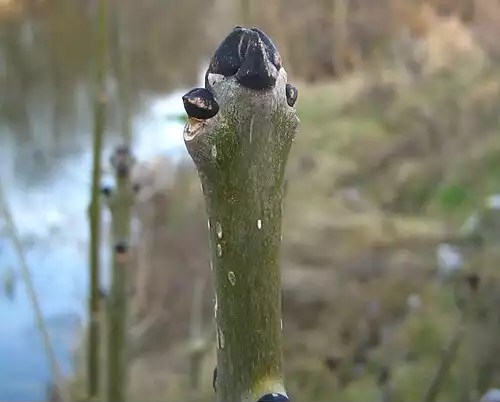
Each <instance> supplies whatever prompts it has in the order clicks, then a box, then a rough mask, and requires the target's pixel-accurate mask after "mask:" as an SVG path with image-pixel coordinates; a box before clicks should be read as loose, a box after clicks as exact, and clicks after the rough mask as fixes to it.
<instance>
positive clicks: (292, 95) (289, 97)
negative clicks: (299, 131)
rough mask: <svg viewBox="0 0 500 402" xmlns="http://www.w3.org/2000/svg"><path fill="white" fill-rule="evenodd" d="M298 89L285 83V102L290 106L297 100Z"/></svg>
mask: <svg viewBox="0 0 500 402" xmlns="http://www.w3.org/2000/svg"><path fill="white" fill-rule="evenodd" d="M298 97H299V91H298V90H297V88H295V87H294V86H293V85H292V84H286V103H288V106H290V107H292V106H293V105H295V102H297V98H298Z"/></svg>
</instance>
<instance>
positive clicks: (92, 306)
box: [87, 0, 108, 400]
mask: <svg viewBox="0 0 500 402" xmlns="http://www.w3.org/2000/svg"><path fill="white" fill-rule="evenodd" d="M95 39H96V44H95V46H96V58H97V72H96V83H95V86H96V93H95V96H94V135H93V147H92V151H93V160H92V184H91V186H92V187H91V200H90V206H89V226H90V241H89V263H90V291H89V293H90V294H89V320H90V323H89V329H88V330H89V334H88V349H87V353H88V356H87V357H88V361H87V394H88V398H89V400H92V399H95V398H97V397H98V395H99V379H100V372H99V367H100V362H99V351H100V342H99V340H100V336H101V335H100V332H101V331H100V296H99V288H100V271H101V270H100V247H101V199H100V186H101V164H102V161H101V159H102V147H103V142H104V134H105V130H106V109H107V108H106V104H107V93H106V76H107V70H108V2H107V0H99V17H98V22H97V33H96V38H95Z"/></svg>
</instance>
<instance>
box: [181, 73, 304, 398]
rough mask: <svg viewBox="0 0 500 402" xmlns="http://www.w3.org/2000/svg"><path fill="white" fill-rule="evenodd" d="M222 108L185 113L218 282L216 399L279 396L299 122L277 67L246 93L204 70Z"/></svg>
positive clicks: (186, 134) (187, 138) (232, 81)
mask: <svg viewBox="0 0 500 402" xmlns="http://www.w3.org/2000/svg"><path fill="white" fill-rule="evenodd" d="M208 79H209V81H210V82H211V86H212V88H213V92H214V95H215V98H216V100H217V102H218V104H219V106H220V111H219V113H218V114H217V115H216V116H215V117H213V118H211V119H208V120H205V121H199V120H196V119H189V121H188V123H187V125H186V127H185V131H184V140H185V144H186V147H187V149H188V152H189V154H190V155H191V157H192V159H193V161H194V162H195V164H196V167H197V170H198V174H199V177H200V179H201V183H202V189H203V193H204V197H205V204H206V210H207V213H208V225H209V230H210V243H211V265H212V268H213V271H214V279H215V280H214V283H215V293H216V301H215V315H216V317H215V318H216V320H215V321H216V334H217V349H218V351H217V400H218V401H219V402H229V401H230V402H241V401H256V400H257V399H259V398H260V397H261V396H262V395H264V394H267V393H272V392H278V393H285V389H284V384H283V374H282V334H281V325H282V324H281V322H282V321H281V272H280V245H281V223H282V202H283V193H284V170H285V166H286V162H287V159H288V154H289V151H290V148H291V145H292V142H293V139H294V136H295V133H296V131H297V129H298V125H299V121H298V118H297V116H296V114H295V109H294V108H293V107H290V106H288V104H287V100H286V91H285V85H286V79H287V77H286V72H285V70H284V69H283V68H282V69H281V70H280V72H279V76H278V80H277V82H276V85H275V86H274V88H272V89H270V90H265V91H257V90H251V89H247V88H244V87H242V86H241V85H239V84H238V83H237V81H236V79H235V78H234V77H231V78H225V79H222V78H221V76H218V75H213V74H209V77H208Z"/></svg>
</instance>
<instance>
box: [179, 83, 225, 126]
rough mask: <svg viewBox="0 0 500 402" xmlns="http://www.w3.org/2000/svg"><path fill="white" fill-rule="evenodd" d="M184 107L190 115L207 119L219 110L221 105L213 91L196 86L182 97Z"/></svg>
mask: <svg viewBox="0 0 500 402" xmlns="http://www.w3.org/2000/svg"><path fill="white" fill-rule="evenodd" d="M182 102H183V103H184V109H185V110H186V113H187V115H188V116H189V117H193V118H195V119H199V120H207V119H210V118H212V117H214V116H215V115H216V114H217V113H218V112H219V105H218V104H217V102H216V101H215V99H214V96H213V95H212V93H211V92H210V91H209V90H208V89H205V88H195V89H192V90H191V91H189V92H188V93H187V94H186V95H184V96H183V97H182Z"/></svg>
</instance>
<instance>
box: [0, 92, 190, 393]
mask: <svg viewBox="0 0 500 402" xmlns="http://www.w3.org/2000/svg"><path fill="white" fill-rule="evenodd" d="M184 92H185V91H179V92H176V93H173V94H171V95H169V96H167V97H165V98H161V99H155V100H153V101H151V102H150V103H149V106H148V107H147V108H146V111H145V112H144V113H141V115H140V116H137V117H136V118H135V119H134V121H133V127H134V135H135V140H134V147H133V149H134V153H135V155H136V157H137V158H138V160H139V161H141V160H147V159H149V158H152V157H154V156H157V155H164V154H169V155H172V156H173V157H182V156H186V155H187V153H186V151H185V148H184V143H183V140H182V128H183V123H182V122H180V121H179V120H178V118H175V117H173V116H179V115H180V114H181V113H183V106H182V100H181V96H182V94H183V93H184ZM79 137H80V139H82V138H83V140H82V144H83V145H82V146H81V149H80V151H78V152H72V153H68V154H63V155H62V156H60V157H58V158H55V159H50V158H49V159H48V160H47V158H45V160H44V161H43V163H41V162H40V161H39V162H37V160H36V155H37V152H38V151H39V149H40V147H41V145H40V144H42V145H43V143H44V138H42V139H41V140H40V141H38V144H31V145H30V144H26V145H23V146H22V147H20V146H19V144H16V141H15V139H14V137H13V134H10V133H6V132H4V133H1V135H0V171H1V180H2V183H3V186H4V191H5V193H6V195H7V198H8V199H7V202H8V204H9V206H10V209H11V211H12V214H13V217H14V220H15V223H16V227H17V229H18V232H19V234H20V238H21V241H22V243H23V246H24V250H25V255H26V259H27V261H28V264H29V268H30V270H31V273H32V277H33V281H34V286H35V289H36V293H37V296H38V301H39V303H40V306H41V309H42V311H43V315H44V318H45V321H46V324H47V327H48V330H49V332H50V336H51V341H52V343H53V345H54V347H55V349H56V354H57V357H58V358H59V361H60V364H61V367H62V368H63V370H64V372H65V373H70V370H71V360H72V355H71V353H72V350H73V348H74V345H75V342H76V335H77V334H78V331H79V329H80V328H81V327H82V325H84V324H85V320H86V312H85V309H86V304H87V302H86V297H87V287H88V272H87V266H88V265H87V247H88V246H87V245H88V223H87V216H86V211H87V206H88V202H89V187H88V184H89V180H90V167H91V152H90V145H91V135H90V132H87V133H79ZM35 142H36V141H35ZM110 152H111V148H109V147H108V149H105V152H104V155H103V162H105V163H106V162H107V158H108V157H109V154H110ZM23 155H24V156H23ZM26 155H28V156H26ZM22 158H25V159H24V162H25V163H23V161H22ZM19 159H21V161H20V160H19ZM34 176H37V177H36V178H34ZM2 224H3V223H2V221H1V219H0V231H1V230H2ZM3 234H4V233H3V232H2V233H0V235H1V236H0V274H3V273H4V272H9V270H12V272H13V273H14V275H15V279H16V280H15V281H14V284H15V288H14V297H13V299H12V300H10V299H9V298H7V297H6V296H5V295H4V294H3V292H0V322H1V324H0V328H1V329H0V401H7V400H8V401H40V400H46V399H45V398H46V390H47V388H46V387H47V383H48V382H49V381H50V379H51V373H50V369H49V363H48V360H47V358H46V355H45V352H44V348H43V342H42V338H41V336H40V333H39V331H38V330H37V327H36V325H35V317H34V314H33V309H32V306H31V304H30V301H29V299H28V297H27V293H26V290H25V287H24V284H23V283H22V281H21V278H20V275H19V273H20V270H19V268H18V265H19V263H18V259H17V256H16V254H15V253H14V250H13V248H12V246H11V244H10V241H9V239H7V238H6V237H5V236H4V235H3ZM103 258H106V256H103ZM103 265H105V264H103ZM103 282H104V284H106V277H105V275H103Z"/></svg>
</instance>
